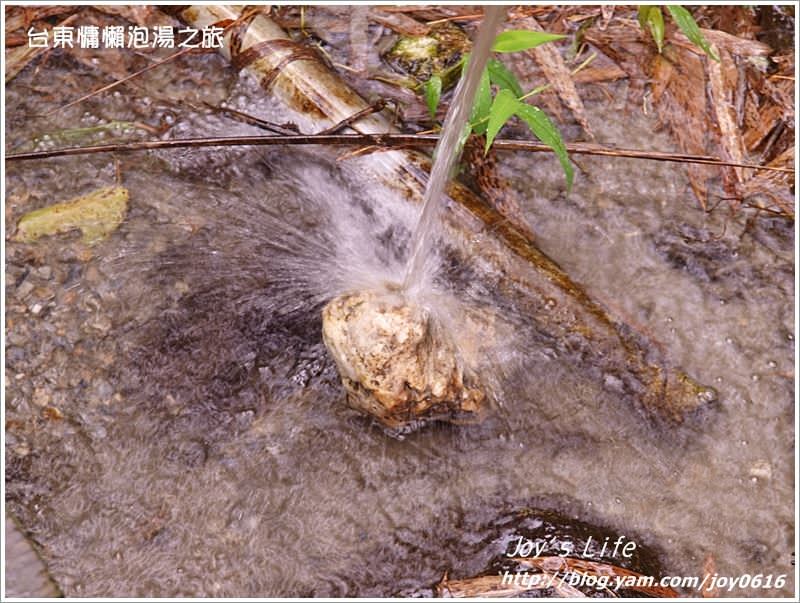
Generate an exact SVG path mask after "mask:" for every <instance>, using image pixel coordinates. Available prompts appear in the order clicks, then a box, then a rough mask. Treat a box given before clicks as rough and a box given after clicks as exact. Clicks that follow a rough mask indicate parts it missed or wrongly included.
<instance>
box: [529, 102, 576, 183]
mask: <svg viewBox="0 0 800 603" xmlns="http://www.w3.org/2000/svg"><path fill="white" fill-rule="evenodd" d="M516 114H517V115H518V116H519V117H520V119H522V120H523V121H524V122H525V123H526V124H528V127H529V128H530V129H531V132H533V133H534V135H535V136H536V138H538V139H539V140H541V141H542V142H543V143H544V144H546V145H547V146H549V147H550V148H551V149H553V151H554V152H555V154H556V156H557V157H558V161H559V162H560V163H561V167H562V168H563V169H564V174H565V175H566V177H567V191H568V192H569V191H570V190H571V189H572V181H573V179H574V177H575V173H574V171H573V170H572V164H571V163H570V162H569V155H567V147H566V146H565V145H564V140H563V139H562V138H561V133H560V132H559V131H558V128H556V127H555V125H554V124H553V122H552V121H550V118H549V117H547V115H545V113H544V111H542V110H541V109H539V107H534V106H533V105H529V104H527V103H518V105H517V110H516Z"/></svg>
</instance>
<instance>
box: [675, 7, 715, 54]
mask: <svg viewBox="0 0 800 603" xmlns="http://www.w3.org/2000/svg"><path fill="white" fill-rule="evenodd" d="M667 10H668V11H669V14H670V15H672V18H673V19H674V20H675V23H677V24H678V27H679V28H680V30H681V31H682V32H683V33H684V35H685V36H686V37H687V38H689V40H690V41H691V42H692V43H693V44H694V45H696V46H698V47H699V48H702V50H703V52H705V53H706V54H707V55H708V56H709V57H711V58H712V59H713V60H715V61H717V62H719V57H718V56H717V53H716V52H714V49H713V48H711V45H710V44H709V43H708V40H706V39H705V37H704V36H703V33H702V32H701V31H700V28H699V27H698V26H697V22H696V21H695V20H694V17H692V14H691V13H690V12H689V11H688V10H686V9H685V8H683V7H682V6H677V5H667Z"/></svg>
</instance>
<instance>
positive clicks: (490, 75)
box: [423, 30, 575, 190]
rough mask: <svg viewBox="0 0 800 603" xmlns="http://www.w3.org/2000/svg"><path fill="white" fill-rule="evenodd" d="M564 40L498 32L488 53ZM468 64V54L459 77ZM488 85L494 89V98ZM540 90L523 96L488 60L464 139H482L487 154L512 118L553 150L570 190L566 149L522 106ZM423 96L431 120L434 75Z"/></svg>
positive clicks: (437, 88) (535, 110)
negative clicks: (480, 136)
mask: <svg viewBox="0 0 800 603" xmlns="http://www.w3.org/2000/svg"><path fill="white" fill-rule="evenodd" d="M565 37H566V36H563V35H561V34H551V33H546V32H541V31H527V30H509V31H504V32H502V33H501V34H499V35H498V36H497V38H495V41H494V45H493V46H492V51H494V52H496V53H508V52H519V51H522V50H528V49H530V48H535V47H537V46H540V45H542V44H545V43H547V42H553V41H555V40H561V39H563V38H565ZM468 63H469V54H466V55H464V56H463V57H462V58H461V61H459V63H458V65H457V66H460V67H461V75H462V76H463V75H464V73H465V72H466V69H467V65H468ZM492 85H494V86H495V87H496V89H497V91H496V92H495V93H494V96H493V92H492ZM542 90H544V87H538V88H535V89H533V90H531V91H530V92H528V93H527V94H526V93H524V91H523V90H522V86H520V84H519V82H518V81H517V78H516V76H515V75H514V74H513V73H512V72H511V71H510V70H509V69H508V68H507V67H506V66H505V65H504V64H503V63H502V62H500V61H499V60H497V59H496V58H491V59H490V60H489V62H488V63H487V66H486V68H485V69H484V71H483V73H482V74H481V81H480V84H479V85H478V92H477V94H476V97H475V104H474V105H473V107H472V113H471V115H470V121H469V125H468V128H467V131H466V133H465V136H468V135H469V134H470V133H474V134H477V135H486V147H485V152H486V153H488V152H489V148H490V147H491V145H492V142H494V139H495V138H496V136H497V134H498V133H499V132H500V130H501V129H502V127H503V126H504V125H505V124H506V122H507V121H508V120H509V119H511V118H512V117H513V116H515V115H516V116H517V117H519V118H520V119H521V120H522V121H523V122H525V124H527V126H528V128H529V129H530V130H531V132H532V133H533V135H534V136H536V138H538V139H539V140H540V141H541V142H542V143H544V144H545V145H547V146H549V147H550V148H551V149H553V152H555V154H556V156H557V157H558V160H559V162H560V163H561V167H562V168H563V170H564V174H565V175H566V178H567V190H570V189H571V188H572V181H573V179H574V175H575V174H574V171H573V168H572V165H571V164H570V162H569V156H568V155H567V147H566V145H565V144H564V140H563V138H562V137H561V133H560V132H559V131H558V128H556V126H555V124H553V122H552V121H551V120H550V118H549V117H548V116H547V115H546V114H545V113H544V111H542V110H541V109H539V107H536V106H534V105H531V104H529V103H527V102H525V99H527V98H529V97H531V96H533V95H534V94H538V93H539V92H541V91H542ZM423 92H424V95H425V102H426V103H427V105H428V111H429V112H430V114H431V117H432V118H434V119H435V117H436V109H437V107H438V106H439V101H440V99H441V95H442V78H441V77H439V76H436V75H434V76H432V77H431V78H430V79H429V80H428V81H426V82H425V83H424V84H423Z"/></svg>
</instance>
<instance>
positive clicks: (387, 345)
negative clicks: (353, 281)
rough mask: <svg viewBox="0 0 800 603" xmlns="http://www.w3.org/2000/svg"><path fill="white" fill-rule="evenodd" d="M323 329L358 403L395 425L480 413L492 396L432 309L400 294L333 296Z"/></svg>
mask: <svg viewBox="0 0 800 603" xmlns="http://www.w3.org/2000/svg"><path fill="white" fill-rule="evenodd" d="M322 318H323V323H322V333H323V338H324V340H325V344H326V345H327V347H328V350H329V351H330V353H331V355H332V356H333V358H334V360H335V361H336V364H337V366H338V368H339V373H340V375H341V378H342V383H343V384H344V387H345V390H346V391H347V400H348V403H349V404H350V406H352V407H353V408H355V409H357V410H359V411H361V412H364V413H366V414H369V415H372V416H373V417H375V418H376V419H378V420H379V421H380V422H381V423H383V424H384V425H386V426H387V427H390V428H393V429H398V428H402V429H406V428H413V427H414V426H417V425H419V424H420V423H422V422H425V421H429V420H434V419H438V420H457V419H463V418H467V417H470V416H473V417H474V416H475V415H477V414H478V413H479V412H480V410H481V405H482V403H483V401H484V398H485V396H484V393H483V392H482V391H481V389H480V387H479V386H477V385H476V384H475V380H474V378H473V377H472V376H470V375H467V374H465V371H464V369H463V367H462V365H461V363H460V361H459V359H458V357H457V354H456V350H455V347H454V346H453V344H452V342H451V341H450V340H449V339H448V338H447V336H446V334H445V333H444V332H443V331H442V329H441V328H439V327H438V325H436V324H435V321H433V320H432V318H431V317H430V315H429V314H428V312H427V311H425V310H424V309H423V308H420V307H418V306H415V305H413V304H410V303H409V302H407V301H406V300H405V299H404V298H402V297H401V296H400V295H395V294H392V293H387V294H383V293H377V292H362V293H354V294H347V295H342V296H340V297H337V298H336V299H334V300H333V301H331V302H330V303H329V304H328V305H327V306H326V307H325V308H324V309H323V312H322Z"/></svg>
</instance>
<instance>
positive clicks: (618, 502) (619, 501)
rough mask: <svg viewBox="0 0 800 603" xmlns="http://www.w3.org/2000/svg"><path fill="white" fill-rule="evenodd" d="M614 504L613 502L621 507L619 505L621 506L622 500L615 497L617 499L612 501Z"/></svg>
mask: <svg viewBox="0 0 800 603" xmlns="http://www.w3.org/2000/svg"><path fill="white" fill-rule="evenodd" d="M614 502H615V503H617V504H618V505H621V504H622V499H621V498H620V497H619V496H617V497H616V498H615V499H614Z"/></svg>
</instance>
